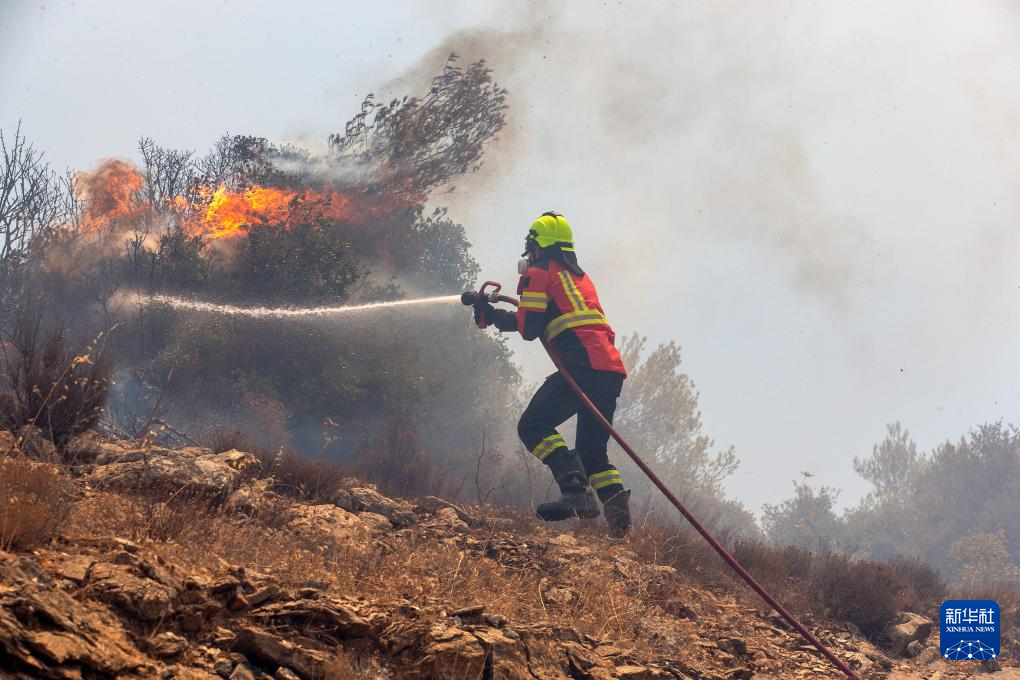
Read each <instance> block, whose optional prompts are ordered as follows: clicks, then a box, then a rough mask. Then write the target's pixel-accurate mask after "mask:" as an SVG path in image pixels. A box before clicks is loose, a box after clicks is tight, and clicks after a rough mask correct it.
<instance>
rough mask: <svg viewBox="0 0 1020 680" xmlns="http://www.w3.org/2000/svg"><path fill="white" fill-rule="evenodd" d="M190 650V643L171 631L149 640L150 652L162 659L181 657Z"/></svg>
mask: <svg viewBox="0 0 1020 680" xmlns="http://www.w3.org/2000/svg"><path fill="white" fill-rule="evenodd" d="M187 648H188V641H187V640H186V639H185V638H183V637H181V636H180V635H177V634H176V633H171V632H170V631H165V632H163V633H160V634H158V635H156V636H155V637H153V638H152V639H151V640H149V651H150V652H152V654H154V655H155V656H156V657H158V658H160V659H172V658H174V657H177V656H180V655H181V654H182V653H183V652H184V650H185V649H187Z"/></svg>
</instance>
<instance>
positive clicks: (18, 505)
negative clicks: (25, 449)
mask: <svg viewBox="0 0 1020 680" xmlns="http://www.w3.org/2000/svg"><path fill="white" fill-rule="evenodd" d="M74 495H75V494H74V485H73V484H72V482H71V480H70V479H68V478H67V477H66V476H65V475H64V474H63V473H62V472H61V471H60V470H59V469H58V468H56V467H54V466H52V465H48V464H46V463H39V462H37V461H33V460H29V459H28V458H23V457H17V458H3V459H0V550H25V549H29V548H33V547H35V546H37V545H42V544H44V543H48V542H49V541H50V540H51V539H52V538H53V537H54V536H55V535H56V533H57V531H58V529H60V527H61V525H62V524H63V522H64V520H65V519H66V518H67V516H68V514H69V512H70V510H71V507H72V502H73V500H74Z"/></svg>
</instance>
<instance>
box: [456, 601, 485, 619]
mask: <svg viewBox="0 0 1020 680" xmlns="http://www.w3.org/2000/svg"><path fill="white" fill-rule="evenodd" d="M484 611H485V605H484V604H473V605H471V606H469V607H461V608H460V609H454V610H453V611H452V612H450V613H449V616H457V617H460V618H462V619H474V618H478V617H479V616H481V615H482V612H484Z"/></svg>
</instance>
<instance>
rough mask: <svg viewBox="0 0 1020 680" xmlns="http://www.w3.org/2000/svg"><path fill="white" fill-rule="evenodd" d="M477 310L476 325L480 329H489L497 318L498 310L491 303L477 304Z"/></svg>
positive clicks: (475, 306)
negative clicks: (495, 317)
mask: <svg viewBox="0 0 1020 680" xmlns="http://www.w3.org/2000/svg"><path fill="white" fill-rule="evenodd" d="M474 309H475V325H476V326H478V327H479V328H488V327H489V326H490V325H491V324H492V319H493V317H494V316H495V311H496V308H495V307H493V306H492V305H491V304H490V303H489V302H486V301H483V302H476V303H475V305H474Z"/></svg>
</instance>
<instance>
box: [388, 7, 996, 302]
mask: <svg viewBox="0 0 1020 680" xmlns="http://www.w3.org/2000/svg"><path fill="white" fill-rule="evenodd" d="M586 10H587V8H581V7H580V6H578V5H571V4H569V3H566V4H556V5H555V6H547V5H545V4H540V3H503V4H501V5H500V8H499V11H494V12H493V13H492V16H493V17H496V18H497V19H494V20H493V21H491V22H489V23H482V24H481V25H479V26H478V27H477V28H475V29H473V30H465V31H459V32H457V33H454V34H452V35H450V36H449V37H447V38H446V39H444V40H443V41H442V42H441V43H440V44H438V45H436V46H435V47H434V48H431V49H430V50H429V51H428V52H427V53H426V54H425V55H424V56H423V57H422V58H421V60H420V62H419V63H418V64H416V65H415V66H413V67H412V68H411V69H410V70H409V71H408V72H407V73H405V74H404V75H402V76H401V77H400V78H397V79H395V80H394V81H392V82H391V83H389V84H388V85H387V87H386V88H383V92H388V91H392V92H394V93H396V92H401V91H405V90H406V89H408V88H409V87H414V88H420V87H422V86H423V85H424V84H426V82H427V80H426V79H427V77H428V76H429V75H430V74H433V73H435V70H436V68H437V66H441V64H442V62H443V60H445V58H446V57H447V55H449V54H450V53H453V52H456V53H457V54H459V55H461V56H462V58H463V59H464V60H473V59H476V58H480V57H484V58H485V59H486V60H487V61H488V63H489V64H490V66H492V68H493V69H494V71H495V73H496V74H497V76H498V78H499V79H500V81H501V82H502V84H504V85H505V86H507V87H508V89H509V90H510V92H511V97H512V111H511V116H510V124H509V125H508V126H507V128H506V129H505V130H504V131H503V132H502V133H501V135H500V140H499V141H498V142H497V143H495V144H494V145H493V146H492V147H491V148H490V150H489V152H488V154H487V156H486V164H485V167H484V168H483V170H482V172H481V173H480V175H481V176H480V177H478V178H472V179H471V180H470V184H469V186H470V192H467V193H466V194H465V193H464V192H463V191H462V192H460V196H459V197H456V196H455V197H454V198H453V199H451V201H450V203H451V210H452V214H453V215H454V216H455V217H457V218H461V219H463V221H464V222H465V223H467V224H473V225H475V228H476V236H478V237H480V238H485V239H486V240H491V237H492V236H493V234H492V232H493V231H495V232H498V234H497V237H498V238H500V239H504V240H500V241H499V242H498V243H497V246H498V247H500V248H504V247H506V246H505V239H506V237H505V234H506V233H507V232H508V231H510V230H512V231H513V239H512V240H513V241H514V243H513V246H514V247H516V241H517V240H519V233H520V232H521V225H523V224H526V223H527V222H528V221H529V220H530V218H531V217H533V215H534V214H537V213H539V212H541V211H543V210H546V209H557V210H561V211H562V212H564V213H565V214H567V216H568V217H569V218H572V219H573V220H574V222H575V224H576V225H577V226H578V227H580V230H581V231H580V234H579V241H580V243H581V245H580V248H581V253H582V256H584V254H585V244H586V242H587V243H591V242H592V241H593V239H592V237H593V236H594V237H595V239H598V240H600V241H602V242H603V243H604V242H605V241H606V240H609V239H613V240H616V241H620V243H614V244H613V248H614V251H613V259H616V258H619V257H621V256H625V257H626V258H627V259H628V261H642V260H651V261H657V260H659V259H660V258H661V257H662V253H663V252H664V251H671V252H678V251H686V252H692V251H695V250H696V249H697V248H698V247H699V244H700V245H707V246H708V247H716V246H718V245H724V246H725V247H737V248H741V249H744V250H750V251H753V253H754V257H756V258H765V259H774V260H775V261H776V265H775V266H777V267H779V268H781V269H783V270H784V271H785V274H784V276H786V277H787V280H788V282H789V283H790V285H792V286H793V287H794V288H795V289H796V290H798V291H800V292H801V293H803V294H806V295H808V296H809V297H814V298H815V299H817V300H818V301H819V302H821V303H822V304H823V305H824V306H828V307H832V308H834V309H841V308H844V307H846V306H848V305H853V304H855V303H856V299H857V298H858V297H859V296H858V292H859V289H860V288H862V287H863V288H868V287H870V286H871V285H873V283H874V281H875V279H876V276H877V274H876V271H875V262H874V261H875V255H876V250H878V248H877V247H876V241H877V240H881V239H882V238H883V237H884V236H885V235H886V234H887V230H888V227H889V225H888V224H887V223H885V222H884V221H882V220H881V218H879V219H877V220H876V219H875V216H874V215H873V214H871V212H870V211H869V210H868V209H867V205H866V203H867V202H868V201H870V200H873V199H877V198H879V197H869V196H867V195H848V193H847V192H846V191H845V190H843V189H841V188H840V187H838V186H835V185H834V182H833V178H834V177H845V176H846V175H847V174H848V173H854V174H855V175H856V174H857V173H860V172H868V171H869V166H870V170H871V171H872V172H879V171H882V170H883V169H888V168H884V167H883V164H885V163H889V164H891V165H893V166H900V167H904V166H906V167H908V168H911V169H915V170H916V171H917V172H918V173H919V174H923V173H925V172H926V171H927V167H930V166H926V164H927V163H929V162H931V161H937V158H938V156H939V153H938V150H937V148H936V147H935V146H933V147H932V148H931V149H930V150H924V149H921V150H919V151H921V152H922V155H920V156H919V157H917V158H904V157H899V158H888V159H886V158H883V157H881V155H874V156H873V157H872V158H870V159H862V158H853V157H852V156H853V153H854V151H853V150H852V149H844V148H841V146H842V145H843V144H845V143H846V142H845V141H844V140H841V139H840V138H839V136H838V135H839V133H840V132H841V131H847V130H848V131H850V132H851V133H853V134H857V135H859V136H860V137H861V138H862V139H863V141H864V142H865V143H866V144H867V145H868V148H867V149H862V150H861V152H860V153H861V154H863V153H875V152H879V154H880V153H881V151H882V148H881V147H882V146H883V145H888V144H890V143H891V144H893V145H898V144H901V143H904V142H907V143H912V141H913V140H910V139H908V138H907V136H906V135H905V136H904V138H903V139H898V140H886V141H883V137H886V136H887V135H889V134H890V131H891V130H890V127H889V126H888V125H883V124H882V121H881V119H880V118H879V117H881V116H885V117H889V116H897V117H898V116H899V115H900V114H898V113H896V112H897V111H898V110H902V109H904V108H907V107H908V106H910V107H913V106H917V109H916V110H915V111H914V112H913V115H918V116H921V115H928V116H931V114H930V113H927V112H925V111H924V108H925V107H926V106H927V105H929V102H931V101H932V100H938V99H940V98H941V97H942V95H943V94H944V93H942V92H934V93H933V92H930V91H929V92H918V93H917V95H918V102H917V104H916V105H915V104H912V103H911V102H909V101H907V100H905V98H904V97H903V95H902V92H897V89H900V90H901V91H902V89H903V87H900V88H897V87H896V86H894V84H893V83H891V82H890V79H891V78H892V77H894V74H895V73H900V74H901V77H903V78H908V77H910V76H911V75H914V74H911V73H910V72H909V71H910V69H912V68H914V67H915V65H916V62H917V58H916V56H915V54H916V52H915V53H912V51H916V50H924V49H929V48H930V47H931V45H930V43H929V41H928V39H926V38H925V36H924V34H923V32H918V33H915V34H914V35H908V36H905V37H903V38H902V42H903V43H905V44H903V45H900V44H898V43H894V42H891V41H890V38H892V37H894V36H896V39H897V40H900V38H899V34H898V33H897V29H898V28H900V27H903V26H909V25H911V22H916V21H918V20H920V19H921V17H918V16H916V15H915V12H914V11H912V10H909V9H903V10H899V11H896V12H893V13H891V14H890V15H889V16H884V17H882V18H883V19H884V21H883V22H882V23H880V24H878V25H875V26H873V25H871V24H870V23H864V22H862V21H861V19H860V18H859V17H855V16H851V15H849V14H847V15H844V14H842V13H840V14H838V15H834V14H833V13H832V12H831V11H830V10H829V9H825V8H821V7H817V6H812V5H806V4H790V3H782V4H770V5H757V6H755V7H753V8H748V7H747V6H746V5H742V4H740V5H738V4H736V3H729V2H727V3H713V4H711V5H707V6H705V5H695V4H684V5H681V6H679V7H673V8H664V7H663V8H655V9H649V8H644V7H642V8H640V9H639V8H637V7H635V6H633V5H631V4H628V3H619V4H618V5H616V6H600V7H598V8H597V9H592V10H591V11H586ZM872 10H874V11H876V12H877V8H871V10H862V12H861V13H862V14H867V13H868V11H872ZM837 18H838V19H839V20H846V28H845V30H841V29H840V27H839V26H838V25H837ZM953 47H955V45H952V44H950V45H949V46H947V49H952V48H953ZM883 71H887V72H886V73H883ZM908 87H909V86H908ZM887 95H888V96H891V97H896V99H895V100H893V101H888V102H881V101H876V99H875V98H878V97H883V96H887ZM991 110H992V111H995V109H994V108H992V109H991ZM982 115H983V116H984V115H987V114H982ZM989 118H995V119H998V118H999V116H998V115H996V114H993V115H991V116H989ZM989 122H991V121H989ZM908 134H909V133H908ZM931 141H932V142H936V140H935V139H932V140H931ZM937 143H938V142H936V144H937ZM847 155H850V156H851V158H846V156H847ZM840 156H842V157H840ZM1004 160H1005V159H1004ZM846 163H849V165H847V164H846ZM840 164H842V165H840ZM854 179H857V180H860V179H861V178H860V177H859V176H857V177H855V178H854ZM904 179H906V180H907V182H909V177H907V178H904ZM462 184H467V183H466V182H465V183H462ZM578 187H580V188H578ZM905 188H906V189H907V190H908V191H911V192H913V190H914V187H911V186H909V184H908V185H907V187H905ZM497 191H498V192H499V193H501V194H505V195H508V199H509V200H508V204H509V205H507V204H500V203H498V202H496V201H494V198H493V194H495V193H497ZM546 197H551V200H550V199H549V198H546ZM889 198H891V197H888V196H886V197H882V200H888V199H889ZM896 208H897V212H899V209H900V206H896ZM890 216H892V215H890ZM895 217H896V218H897V219H899V218H900V217H901V215H896V216H895ZM904 217H907V219H909V216H904ZM621 232H625V233H621ZM632 235H633V236H638V235H639V236H640V237H639V238H632ZM600 245H601V244H600ZM896 245H897V246H899V245H900V244H899V243H897V244H896ZM587 252H588V253H589V254H592V253H593V250H592V249H591V248H589V249H588V250H587ZM989 254H991V253H989Z"/></svg>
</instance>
